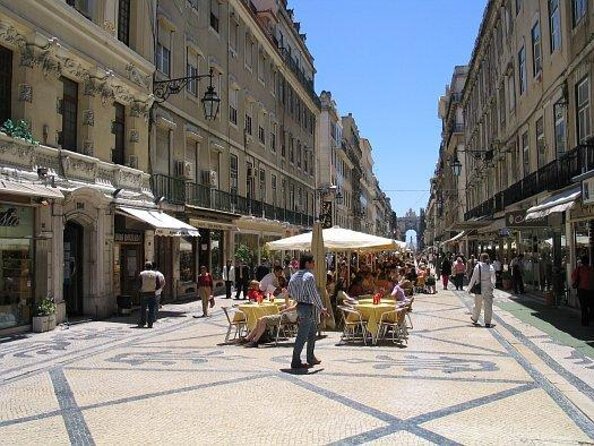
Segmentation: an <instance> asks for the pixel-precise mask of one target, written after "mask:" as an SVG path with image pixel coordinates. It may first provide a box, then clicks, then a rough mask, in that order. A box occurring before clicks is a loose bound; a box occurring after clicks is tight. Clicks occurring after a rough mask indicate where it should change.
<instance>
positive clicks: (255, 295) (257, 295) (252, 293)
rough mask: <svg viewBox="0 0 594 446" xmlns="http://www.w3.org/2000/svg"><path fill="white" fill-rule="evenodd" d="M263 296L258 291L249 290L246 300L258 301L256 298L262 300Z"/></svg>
mask: <svg viewBox="0 0 594 446" xmlns="http://www.w3.org/2000/svg"><path fill="white" fill-rule="evenodd" d="M262 297H263V295H262V293H261V292H260V291H258V290H249V291H248V299H249V300H253V301H254V302H257V301H258V298H262Z"/></svg>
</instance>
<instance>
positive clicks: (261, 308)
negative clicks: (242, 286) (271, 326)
mask: <svg viewBox="0 0 594 446" xmlns="http://www.w3.org/2000/svg"><path fill="white" fill-rule="evenodd" d="M237 308H239V309H240V310H241V311H243V312H244V314H245V317H246V318H247V326H248V328H249V329H250V330H253V329H254V328H256V324H257V323H258V319H259V318H261V317H262V316H268V315H270V314H278V312H279V311H278V305H277V304H276V302H274V303H272V302H262V303H261V304H243V305H240V306H239V307H237Z"/></svg>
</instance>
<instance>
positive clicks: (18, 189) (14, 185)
mask: <svg viewBox="0 0 594 446" xmlns="http://www.w3.org/2000/svg"><path fill="white" fill-rule="evenodd" d="M0 192H4V193H7V194H15V195H27V196H29V197H42V198H64V195H63V194H62V192H60V189H58V188H56V187H46V186H44V185H42V184H33V183H19V182H17V181H10V180H0Z"/></svg>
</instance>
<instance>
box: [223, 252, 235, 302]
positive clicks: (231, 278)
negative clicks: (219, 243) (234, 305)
mask: <svg viewBox="0 0 594 446" xmlns="http://www.w3.org/2000/svg"><path fill="white" fill-rule="evenodd" d="M223 281H224V282H225V299H231V285H232V284H233V282H235V267H234V266H233V262H232V261H231V260H227V264H226V265H225V266H224V267H223Z"/></svg>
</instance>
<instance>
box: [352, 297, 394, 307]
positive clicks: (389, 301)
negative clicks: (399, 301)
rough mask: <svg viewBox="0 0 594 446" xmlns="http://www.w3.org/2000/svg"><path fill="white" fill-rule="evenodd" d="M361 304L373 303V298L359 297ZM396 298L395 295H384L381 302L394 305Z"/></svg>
mask: <svg viewBox="0 0 594 446" xmlns="http://www.w3.org/2000/svg"><path fill="white" fill-rule="evenodd" d="M358 302H359V303H360V304H373V299H359V300H358ZM394 302H395V299H394V298H393V297H382V300H381V302H380V303H382V304H390V305H394Z"/></svg>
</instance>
